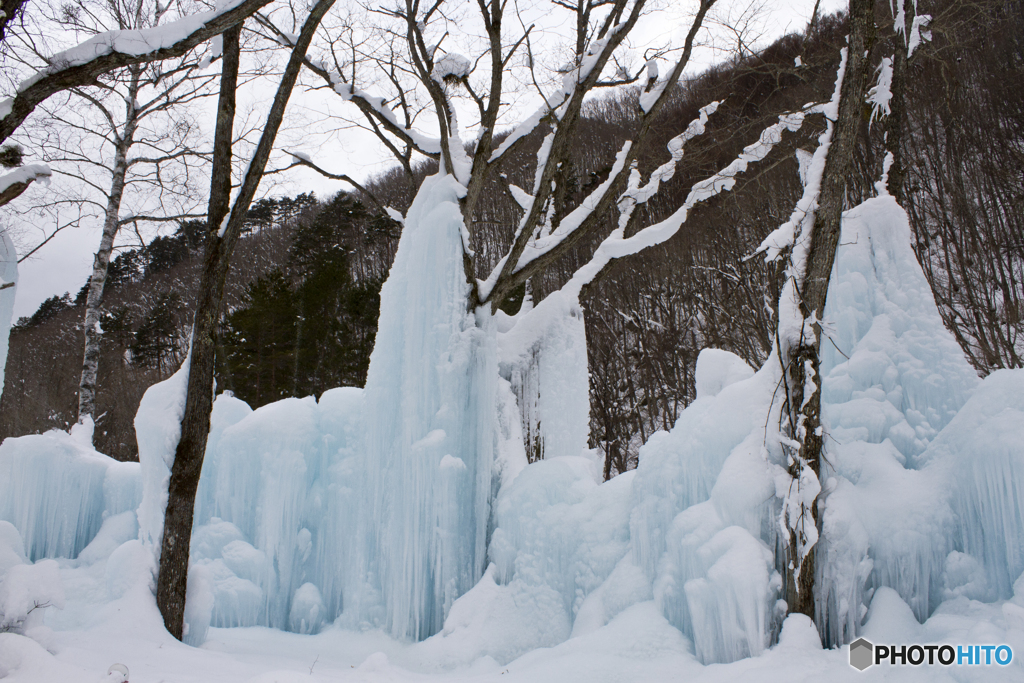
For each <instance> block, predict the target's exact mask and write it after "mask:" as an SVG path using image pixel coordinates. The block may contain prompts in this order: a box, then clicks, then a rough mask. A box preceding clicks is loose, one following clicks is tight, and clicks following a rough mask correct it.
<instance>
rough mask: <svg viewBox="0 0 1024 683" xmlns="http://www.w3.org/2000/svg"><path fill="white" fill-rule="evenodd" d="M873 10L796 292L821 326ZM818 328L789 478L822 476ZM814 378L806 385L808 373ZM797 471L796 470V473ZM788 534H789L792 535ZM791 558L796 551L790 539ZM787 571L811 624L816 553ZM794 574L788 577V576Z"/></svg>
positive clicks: (801, 362)
mask: <svg viewBox="0 0 1024 683" xmlns="http://www.w3.org/2000/svg"><path fill="white" fill-rule="evenodd" d="M874 26H875V24H874V6H873V4H872V2H871V1H870V0H850V42H849V48H848V55H847V63H846V74H845V76H844V78H843V83H842V87H841V90H840V99H839V112H838V116H837V120H836V122H835V128H834V131H833V134H832V143H831V146H830V147H829V152H828V158H827V159H826V162H825V171H824V175H823V178H822V184H821V193H820V195H819V198H818V210H817V212H816V214H815V220H814V231H813V233H812V236H811V246H810V252H809V254H808V256H807V267H806V272H805V273H804V277H803V287H802V289H801V291H800V292H799V295H800V299H801V302H800V308H801V311H800V312H801V315H802V316H803V317H804V319H808V318H812V317H813V318H814V320H816V321H817V320H821V318H822V315H823V314H824V311H825V297H826V294H827V293H828V282H829V278H830V277H831V274H832V264H833V262H834V261H835V256H836V249H837V247H838V246H839V234H840V227H841V219H842V213H843V204H844V200H845V197H846V183H847V176H848V175H849V173H850V170H851V168H852V166H853V164H852V160H853V153H854V148H855V144H856V139H857V134H858V131H859V129H860V121H861V116H862V113H863V112H864V106H865V105H864V92H865V85H866V84H867V80H868V70H869V66H870V61H869V60H868V59H867V58H866V54H868V53H869V52H870V49H871V43H872V42H873V39H874ZM820 346H821V326H820V324H819V323H817V322H815V323H814V337H813V339H808V340H804V341H802V342H801V343H800V344H795V345H793V347H792V348H790V350H789V358H788V360H787V366H786V367H787V375H788V377H787V382H788V385H789V398H788V407H789V412H790V414H791V415H793V416H795V417H797V420H795V421H793V422H792V424H793V426H794V427H795V426H796V424H801V425H802V427H803V433H804V437H803V438H802V439H800V441H801V444H800V453H799V456H800V457H799V458H797V459H795V460H794V463H793V465H792V466H791V468H790V474H791V475H792V476H794V478H799V476H800V468H801V467H802V463H806V465H807V466H809V467H810V468H811V470H812V471H813V472H814V475H815V476H820V475H821V451H822V444H823V441H824V438H823V430H822V427H821V373H820V372H819V350H820ZM808 370H810V372H811V374H812V375H813V376H812V377H811V378H810V381H808V377H807V371H808ZM808 384H810V385H811V387H813V388H812V393H811V396H810V397H809V398H807V399H806V400H805V396H804V387H805V386H807V385H808ZM794 468H795V469H794ZM817 502H818V499H817V497H816V498H815V499H814V501H813V502H812V503H811V514H812V516H813V518H814V522H815V524H818V523H819V520H818V509H817V508H818V506H817ZM791 533H792V532H791ZM790 540H791V543H790V544H789V548H790V552H791V553H793V552H795V551H796V549H797V544H796V543H795V542H793V541H794V539H790ZM790 566H792V567H799V568H800V570H799V576H790V578H789V582H788V588H789V591H790V593H789V595H790V600H789V610H790V612H791V613H792V612H799V613H801V614H806V615H808V616H809V617H811V618H812V619H813V618H814V574H815V566H814V550H813V548H812V549H811V551H810V552H809V553H808V554H807V556H806V557H805V558H795V557H790ZM791 574H792V572H791Z"/></svg>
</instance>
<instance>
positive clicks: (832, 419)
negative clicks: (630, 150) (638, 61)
mask: <svg viewBox="0 0 1024 683" xmlns="http://www.w3.org/2000/svg"><path fill="white" fill-rule="evenodd" d="M459 191H460V188H459V186H458V184H457V182H456V181H455V180H454V179H452V178H450V177H437V176H435V177H432V178H428V179H427V180H426V181H425V182H424V186H423V189H422V190H421V192H420V194H419V196H418V197H417V198H416V200H415V201H414V203H413V206H412V207H411V209H410V210H409V213H408V216H407V218H406V229H405V230H404V231H403V235H402V240H401V243H400V246H399V250H398V254H397V256H396V260H395V266H394V268H393V270H392V273H391V275H390V277H389V279H388V281H387V283H386V284H385V286H384V289H383V292H382V304H381V320H380V328H379V332H378V341H377V345H376V348H375V349H374V352H373V355H372V358H371V369H370V373H369V376H368V379H367V385H366V388H365V389H363V390H360V389H355V388H341V389H335V390H331V391H328V392H326V393H325V394H324V395H323V396H321V397H320V399H319V400H316V399H314V398H312V397H309V398H304V399H297V398H293V399H286V400H284V401H279V402H277V403H273V404H269V405H266V406H263V407H261V408H259V409H258V410H255V411H253V410H250V409H249V407H248V406H246V405H245V404H244V403H243V402H241V401H239V400H237V399H235V398H233V397H231V396H230V395H227V394H224V395H221V396H219V397H218V398H217V400H216V402H215V404H214V412H213V415H212V422H211V433H210V438H209V443H208V448H207V455H206V460H205V462H204V467H203V473H202V477H201V479H200V487H199V492H198V495H197V501H196V515H195V529H194V533H193V539H192V566H191V568H190V574H189V596H188V605H187V610H186V611H187V614H186V622H187V624H188V634H187V635H186V641H187V643H190V644H191V645H200V644H201V647H192V646H190V645H187V644H182V643H179V642H177V641H175V640H174V639H173V638H172V637H171V636H170V635H169V634H167V633H166V631H165V630H164V629H163V626H162V622H161V618H160V615H159V613H158V612H157V610H156V606H155V601H154V599H153V571H154V569H155V557H154V553H153V547H152V544H153V543H154V540H155V539H156V538H158V537H159V536H158V535H157V534H158V531H159V526H160V524H161V523H162V522H161V521H160V517H161V515H160V510H161V509H162V508H161V501H162V500H165V499H162V496H165V495H166V488H165V486H166V475H167V471H168V467H169V466H170V464H171V463H172V462H173V461H172V459H171V458H172V457H173V448H174V445H175V443H176V440H177V434H176V431H175V424H176V423H175V416H179V417H180V405H181V403H180V399H181V396H182V392H183V387H184V377H185V376H184V373H179V374H177V375H175V377H173V378H172V379H171V380H168V381H167V382H165V383H163V384H161V385H157V386H156V387H154V388H153V389H151V390H150V392H148V393H147V394H146V397H145V398H144V400H143V405H142V406H141V407H140V412H139V417H138V419H137V422H136V424H137V427H138V436H139V445H140V456H141V457H142V458H143V459H142V464H141V465H133V464H125V463H115V462H114V461H112V460H110V459H109V458H106V456H102V455H100V454H98V453H95V451H92V450H91V449H90V448H89V447H88V446H87V445H86V444H85V443H83V441H81V440H80V439H77V438H73V437H71V436H70V435H68V434H64V433H62V432H51V433H48V434H44V435H34V436H26V437H20V438H15V439H7V440H6V441H5V442H4V443H3V444H2V445H0V487H2V490H0V520H6V521H0V577H2V578H0V602H2V604H3V605H4V606H8V605H10V606H11V607H5V609H6V610H8V611H9V612H10V613H11V614H19V615H21V614H23V613H25V612H26V611H27V609H29V607H28V606H29V605H30V603H31V605H33V606H34V604H35V602H39V601H40V600H45V601H47V602H50V603H51V605H52V606H51V607H47V608H46V609H45V611H44V610H36V612H40V613H41V616H42V620H43V623H42V624H41V625H39V624H34V625H30V627H29V628H27V629H26V628H24V624H25V623H27V622H24V621H23V620H22V621H21V623H22V626H19V629H23V630H24V633H23V634H22V633H14V632H9V633H0V675H5V676H7V677H8V678H9V679H10V680H12V681H34V682H35V683H51V682H54V683H55V682H56V681H61V682H64V681H70V682H72V683H74V682H76V681H83V682H86V683H93V682H94V681H97V680H104V679H103V676H104V675H105V674H104V672H108V671H111V667H112V665H113V664H114V663H118V662H123V663H124V665H125V666H126V667H127V668H130V669H131V671H132V674H131V677H132V680H135V681H157V680H175V681H183V682H189V681H208V680H218V681H225V682H226V683H233V682H234V681H239V682H243V681H249V682H251V681H266V682H270V681H299V680H302V681H337V680H351V681H371V682H377V681H381V682H383V681H413V680H416V681H424V680H467V681H501V682H502V683H504V682H505V681H514V680H523V681H541V682H547V681H593V680H654V681H660V680H696V681H707V682H709V683H711V682H715V683H718V682H720V681H727V680H759V681H780V682H781V681H787V682H788V681H802V680H807V681H811V680H821V679H822V678H823V677H826V676H828V677H831V678H836V679H839V680H851V681H853V680H859V678H858V676H862V675H864V674H860V673H859V672H855V671H854V670H853V669H851V668H849V666H848V664H847V661H848V659H847V658H848V650H847V646H846V645H844V643H848V642H849V641H850V640H852V639H853V638H854V637H856V636H857V635H864V636H865V637H867V638H869V639H871V640H873V641H874V642H878V643H882V642H893V643H911V642H926V643H943V642H949V643H965V644H966V643H982V644H985V643H989V644H993V643H994V644H1001V643H1005V644H1008V645H1010V646H1012V647H1014V648H1015V649H1016V650H1017V651H1018V652H1020V651H1024V541H1022V539H1024V483H1022V482H1024V447H1022V445H1021V444H1022V440H1021V439H1020V438H1019V437H1020V430H1021V425H1022V424H1024V371H1021V370H1007V371H1001V372H997V373H994V374H992V375H991V376H989V377H988V378H986V379H985V380H984V381H981V380H979V379H978V378H977V377H976V376H975V375H974V373H973V371H972V370H971V368H970V366H969V365H968V364H967V362H966V361H965V360H964V358H963V355H962V353H961V352H960V349H959V347H958V346H957V345H956V343H955V341H954V340H953V339H952V337H951V335H950V334H949V333H948V332H947V331H946V330H945V328H944V327H943V325H942V322H941V318H940V317H939V314H938V311H937V309H936V307H935V304H934V301H933V299H932V298H931V295H930V290H929V289H928V285H927V282H926V280H925V278H924V276H923V274H922V272H921V269H920V267H919V266H918V264H917V262H916V260H915V259H914V254H913V250H912V248H911V246H910V232H909V227H908V224H907V220H906V216H905V214H904V213H903V211H902V210H901V209H900V208H899V206H898V205H897V204H896V203H895V201H894V200H893V199H892V198H891V197H889V196H887V195H883V196H880V197H878V198H875V199H872V200H869V201H868V202H865V203H864V204H861V205H860V206H857V207H854V208H853V209H851V210H849V211H848V212H846V214H845V215H844V222H843V235H842V239H841V241H840V243H841V246H840V248H839V252H838V255H837V259H836V264H835V270H834V273H833V280H832V283H831V291H832V295H831V296H830V298H829V303H828V305H827V306H826V309H825V314H824V320H823V326H824V329H825V330H826V332H827V338H826V339H825V342H826V343H825V345H824V346H823V349H824V351H823V357H822V362H821V366H820V372H821V373H822V378H823V387H824V388H823V415H824V425H825V429H826V433H827V435H828V438H827V439H826V441H827V443H828V446H827V451H826V456H827V457H826V462H827V465H826V466H825V468H824V470H823V477H822V482H821V486H822V494H823V498H822V500H823V503H822V504H821V508H820V511H821V516H822V529H821V538H820V539H819V540H818V542H817V543H816V544H815V545H814V552H815V553H816V554H817V555H816V559H817V564H818V568H819V572H820V577H821V580H822V585H823V586H825V587H826V588H825V590H824V591H823V592H822V594H821V602H820V605H819V612H820V614H821V615H822V620H821V622H820V623H818V624H814V623H812V621H811V620H810V619H808V618H807V617H804V616H802V615H790V616H788V617H787V616H786V614H785V611H786V610H785V604H784V603H783V602H782V601H783V600H784V599H785V591H784V587H783V585H782V583H783V582H782V580H781V576H780V572H779V566H778V564H779V562H778V560H776V559H775V555H776V550H777V549H778V548H779V547H780V544H781V540H782V539H780V538H779V535H780V531H779V526H778V520H779V514H780V512H781V508H782V505H783V504H784V501H785V500H786V499H787V497H786V494H785V492H780V491H778V489H779V488H780V487H779V485H778V483H779V482H788V481H789V477H788V474H787V473H786V471H785V462H784V454H783V451H782V449H781V447H780V438H781V435H780V434H779V410H780V402H779V401H778V400H777V397H776V390H777V386H778V382H779V380H780V373H781V370H780V364H779V359H778V356H777V355H775V354H773V355H772V356H771V357H770V358H769V359H768V360H767V361H766V362H765V364H764V365H763V366H762V367H761V368H759V369H757V370H756V371H755V370H754V369H753V368H751V367H749V366H748V365H746V364H745V363H744V362H743V361H742V360H741V359H739V358H738V357H736V356H734V355H732V354H730V353H728V352H725V351H722V350H714V349H706V350H704V351H703V352H702V353H701V354H700V356H699V358H698V364H697V387H698V393H697V398H696V399H695V400H694V401H693V402H692V403H691V404H690V405H689V406H687V408H686V409H685V410H684V411H683V412H682V414H681V415H680V417H679V419H678V421H677V423H676V425H675V426H674V427H673V429H671V430H670V431H668V432H659V433H656V434H654V435H653V436H652V437H651V438H650V439H649V440H648V442H647V443H646V444H644V446H643V447H642V449H641V451H640V458H639V466H638V468H637V470H636V471H634V472H629V473H625V474H622V475H619V476H618V477H615V478H613V479H612V480H610V481H608V482H602V481H601V469H600V462H599V460H598V459H597V458H595V457H594V454H593V453H592V452H590V451H588V450H587V449H586V431H585V429H586V424H587V420H586V406H587V378H586V348H585V344H584V342H585V339H584V338H583V336H582V332H583V318H582V315H583V312H582V311H581V310H580V308H579V305H578V302H577V300H576V299H575V298H574V297H572V296H570V295H569V294H567V293H565V292H561V293H556V294H554V295H553V296H550V297H548V298H547V299H545V300H544V301H542V302H541V303H540V304H538V305H537V306H533V305H532V301H531V300H530V299H527V300H526V302H525V304H524V306H523V309H522V310H521V311H520V312H519V313H518V314H517V315H515V316H507V315H504V314H500V315H496V316H494V317H491V316H490V314H489V313H488V312H487V311H486V310H483V311H469V310H467V308H466V296H467V289H468V286H467V284H466V282H465V276H464V273H463V270H462V263H461V249H462V243H461V228H462V226H461V214H460V212H459V209H458V195H459ZM548 364H549V365H548ZM538 368H539V370H538ZM535 392H537V396H538V400H537V401H536V402H535V403H533V404H529V403H528V402H527V400H526V398H527V397H532V396H533V394H534V393H535ZM527 418H528V419H527ZM558 420H561V422H558ZM534 426H536V427H537V428H538V429H540V430H541V433H542V434H543V438H544V458H543V459H540V460H537V461H535V462H533V463H531V464H526V453H527V452H528V451H527V449H526V447H525V445H524V436H526V437H529V434H530V432H529V430H530V429H533V428H534ZM524 427H525V429H524ZM548 427H550V429H549V430H548V431H544V430H545V429H548ZM817 483H818V482H817V479H815V480H814V481H813V482H806V484H807V485H808V487H807V488H808V490H810V488H812V487H811V486H810V485H811V484H815V485H817ZM781 488H784V486H783V487H781ZM140 489H142V490H143V495H142V496H141V501H140V493H139V492H140ZM780 493H781V495H780ZM140 503H141V504H140ZM136 511H137V512H136ZM136 519H138V520H139V521H136ZM140 539H142V540H140ZM30 562H34V564H30ZM61 594H63V596H64V597H63V609H57V608H58V607H59V606H60V603H61V602H62V601H61ZM36 612H33V613H32V614H36ZM5 613H6V612H5ZM268 627H269V628H268ZM288 631H291V632H288ZM823 643H824V644H825V645H826V646H829V648H831V649H823V647H822V644H823ZM874 671H876V672H877V673H875V674H874V675H875V676H876V677H878V678H885V679H887V680H895V681H903V680H907V681H911V680H925V679H927V680H950V681H952V680H957V681H963V680H979V681H980V680H986V681H988V680H997V681H998V680H1006V681H1011V680H1020V678H1021V671H1022V665H1021V663H1020V658H1019V656H1018V657H1017V658H1015V660H1014V662H1012V663H1011V664H1010V665H1009V666H1007V667H962V668H957V669H955V670H954V669H946V668H927V669H925V668H914V667H906V668H900V667H891V668H882V667H879V668H878V669H875V670H874ZM112 675H120V672H119V671H118V670H114V674H112ZM867 675H872V674H871V673H869V674H867Z"/></svg>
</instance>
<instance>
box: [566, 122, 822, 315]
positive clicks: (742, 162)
mask: <svg viewBox="0 0 1024 683" xmlns="http://www.w3.org/2000/svg"><path fill="white" fill-rule="evenodd" d="M806 113H807V112H806V111H801V112H794V113H791V114H783V115H782V116H780V117H779V122H778V123H776V124H773V125H771V126H769V127H768V128H766V129H765V130H764V131H762V133H761V136H760V138H759V139H758V141H757V142H755V143H754V144H752V145H749V146H747V147H745V148H744V149H743V152H741V153H740V155H739V156H738V157H737V158H736V159H734V160H733V161H732V163H730V164H729V165H728V166H726V167H725V168H723V169H722V170H721V171H719V172H718V173H716V174H715V175H713V176H711V177H709V178H706V179H705V180H702V181H701V182H699V183H697V184H695V185H694V186H693V188H692V189H691V190H690V194H689V195H687V197H686V201H685V202H683V205H682V206H681V207H679V209H677V210H676V212H675V213H673V214H672V215H671V216H669V217H668V218H666V219H665V220H663V221H661V222H659V223H655V224H654V225H650V226H648V227H646V228H644V229H643V230H640V231H639V232H637V233H636V234H635V235H633V236H632V237H625V226H624V225H622V224H620V225H619V227H617V228H616V229H615V230H613V231H612V233H611V234H610V235H609V236H608V237H606V238H605V239H604V241H603V242H601V244H600V245H599V246H598V247H597V250H596V251H595V252H594V256H593V258H591V259H590V261H589V262H588V263H587V264H586V265H584V266H583V267H582V268H580V269H579V270H577V271H576V272H575V273H574V274H573V276H572V278H571V279H570V280H569V282H567V283H566V284H565V286H564V287H562V291H563V292H568V293H570V294H572V295H576V296H578V295H579V293H580V292H581V291H582V289H583V288H584V287H585V286H587V285H589V284H590V283H591V282H593V281H594V280H595V278H597V276H598V275H599V274H600V273H601V272H602V271H603V270H604V269H605V267H606V266H607V265H608V264H609V263H611V262H612V261H613V260H614V259H618V258H622V257H624V256H631V255H633V254H636V253H638V252H640V251H642V250H644V249H646V248H648V247H652V246H655V245H657V244H662V243H663V242H665V241H666V240H668V239H669V238H671V237H672V236H673V235H675V234H676V233H677V232H678V231H679V228H681V227H682V225H683V223H685V222H686V219H687V217H688V215H689V213H690V210H691V209H693V207H694V206H696V205H697V204H698V203H700V202H703V201H707V200H708V199H711V198H712V197H714V196H715V195H718V194H720V193H721V192H724V191H727V190H731V189H732V188H733V187H734V186H735V184H736V176H738V175H739V174H741V173H744V172H745V171H746V170H747V168H748V166H749V165H750V164H751V163H752V162H758V161H761V160H763V159H764V158H765V157H766V156H768V153H769V152H771V150H772V149H773V148H774V147H775V146H776V145H777V144H779V143H780V142H781V141H782V133H783V131H787V130H788V131H790V132H795V131H797V130H799V129H800V127H801V126H802V125H803V122H804V118H805V116H806Z"/></svg>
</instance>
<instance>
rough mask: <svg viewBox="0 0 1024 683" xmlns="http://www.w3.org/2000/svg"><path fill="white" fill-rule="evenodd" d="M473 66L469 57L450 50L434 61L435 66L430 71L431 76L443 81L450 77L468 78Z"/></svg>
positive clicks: (440, 81) (439, 81)
mask: <svg viewBox="0 0 1024 683" xmlns="http://www.w3.org/2000/svg"><path fill="white" fill-rule="evenodd" d="M472 66H473V65H472V62H470V61H469V60H468V59H467V58H465V57H463V56H462V55H460V54H457V53H455V52H449V53H448V54H446V55H442V56H441V57H440V58H439V59H438V60H437V61H435V62H434V68H433V69H432V70H431V72H430V77H431V78H433V79H434V80H435V81H437V82H438V83H443V82H444V81H445V80H446V79H449V78H455V79H463V78H467V77H468V76H469V72H470V69H471V68H472Z"/></svg>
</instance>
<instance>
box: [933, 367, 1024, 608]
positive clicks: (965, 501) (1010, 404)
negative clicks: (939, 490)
mask: <svg viewBox="0 0 1024 683" xmlns="http://www.w3.org/2000/svg"><path fill="white" fill-rule="evenodd" d="M1022 425H1024V370H1000V371H997V372H994V373H992V374H991V375H989V376H988V377H986V378H985V380H984V381H983V382H982V383H981V385H980V386H978V388H977V389H976V390H975V391H974V394H973V395H972V396H971V398H970V399H969V400H968V401H967V403H966V404H965V405H964V407H963V408H962V409H961V410H960V412H959V413H957V415H956V417H954V418H953V419H952V420H951V421H950V423H949V425H948V426H947V427H946V429H944V430H943V431H942V432H941V433H940V434H939V435H938V436H937V437H936V438H935V440H934V441H932V443H931V444H930V446H929V447H928V449H927V450H926V451H925V452H924V453H923V454H922V456H921V460H923V461H925V462H927V463H928V464H927V469H934V470H936V472H937V475H938V476H941V477H942V478H943V479H944V481H945V483H946V487H947V490H950V491H952V500H951V507H952V510H953V517H954V519H955V526H954V528H955V531H956V533H955V535H954V537H953V540H954V547H955V550H954V551H952V552H951V553H950V554H949V555H948V556H946V557H944V558H943V559H944V575H943V585H942V597H943V598H952V597H956V596H959V595H964V596H966V597H969V598H973V599H975V600H996V599H1006V598H1009V597H1011V596H1012V595H1013V594H1014V593H1013V585H1014V582H1015V581H1018V580H1019V578H1020V577H1021V576H1022V573H1024V440H1022V439H1021V426H1022Z"/></svg>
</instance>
